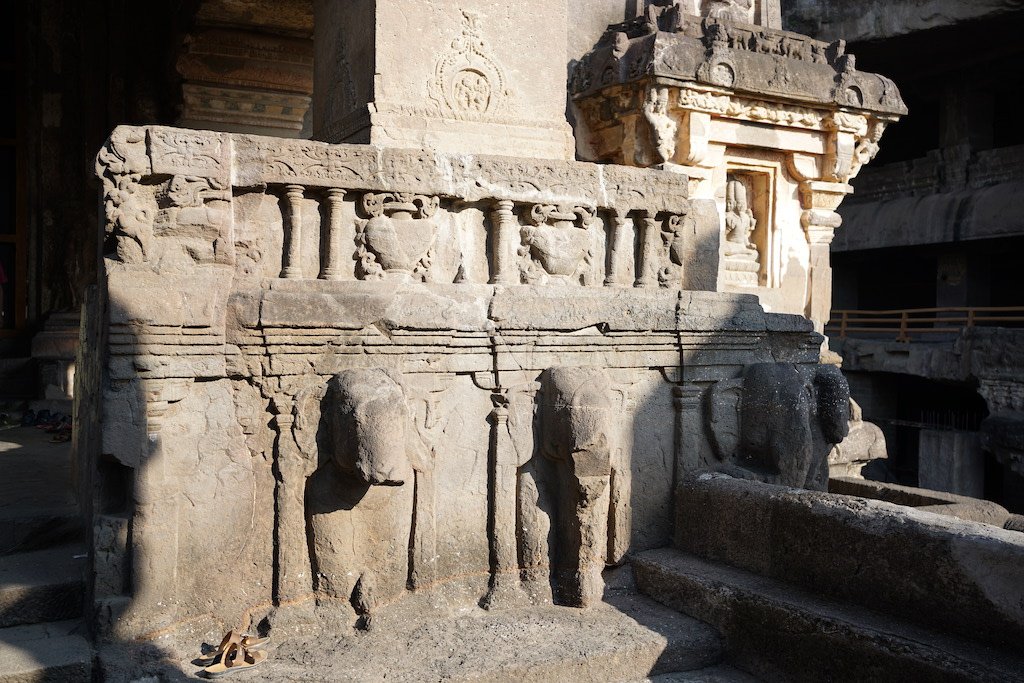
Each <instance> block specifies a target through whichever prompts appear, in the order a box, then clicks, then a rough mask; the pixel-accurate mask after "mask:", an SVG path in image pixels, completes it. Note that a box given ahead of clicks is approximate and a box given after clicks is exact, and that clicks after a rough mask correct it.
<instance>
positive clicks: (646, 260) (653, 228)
mask: <svg viewBox="0 0 1024 683" xmlns="http://www.w3.org/2000/svg"><path fill="white" fill-rule="evenodd" d="M640 226H641V227H640V258H639V259H638V262H637V264H636V281H635V282H634V283H633V285H634V286H635V287H657V286H658V273H657V263H658V246H659V245H658V240H660V239H661V234H660V232H661V229H660V227H659V226H658V221H657V220H655V219H654V216H651V215H645V216H644V217H643V218H642V219H640Z"/></svg>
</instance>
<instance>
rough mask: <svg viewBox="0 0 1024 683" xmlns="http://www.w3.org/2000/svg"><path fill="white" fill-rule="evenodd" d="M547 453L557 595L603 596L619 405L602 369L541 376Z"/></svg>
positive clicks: (590, 599)
mask: <svg viewBox="0 0 1024 683" xmlns="http://www.w3.org/2000/svg"><path fill="white" fill-rule="evenodd" d="M541 396H542V399H541V405H540V424H541V430H540V434H541V446H540V452H541V454H542V456H543V458H544V460H546V461H547V463H548V464H549V465H550V466H551V467H550V468H549V472H551V476H550V477H549V486H548V492H549V499H551V500H553V503H552V504H551V505H550V508H551V510H552V512H553V516H554V517H555V524H554V533H553V534H552V536H553V538H552V540H553V551H552V552H551V562H552V565H553V567H552V569H553V576H554V591H555V598H556V600H557V601H558V602H560V603H562V604H566V605H571V606H574V607H586V606H588V605H591V604H594V603H596V602H599V601H600V600H601V596H602V593H603V589H604V580H603V579H602V577H601V572H602V571H603V570H604V568H605V558H606V556H607V547H608V510H609V483H610V480H611V474H612V459H611V456H612V446H613V445H612V443H611V440H612V437H611V425H612V419H613V415H612V412H613V411H612V408H613V405H614V403H613V398H612V392H611V388H610V384H609V380H608V378H607V376H606V375H605V373H604V372H603V371H602V370H594V369H590V368H563V367H559V368H551V369H549V370H547V371H545V373H544V375H543V377H542V393H541Z"/></svg>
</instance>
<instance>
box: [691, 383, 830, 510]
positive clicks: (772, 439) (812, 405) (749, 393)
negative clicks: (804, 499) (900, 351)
mask: <svg viewBox="0 0 1024 683" xmlns="http://www.w3.org/2000/svg"><path fill="white" fill-rule="evenodd" d="M704 419H705V426H706V428H707V432H708V435H709V438H710V441H711V446H712V450H713V451H714V453H715V456H716V457H717V458H718V460H719V461H720V462H719V464H718V466H717V469H720V470H723V471H726V472H727V473H730V474H733V475H736V476H743V477H746V478H757V479H760V480H762V481H766V482H769V483H774V484H780V485H784V486H793V487H797V488H808V489H816V490H822V491H823V490H825V489H827V487H828V454H829V451H831V450H832V447H833V446H834V445H835V444H837V443H839V442H841V441H842V440H843V439H844V438H845V437H846V435H847V434H848V433H849V423H850V389H849V386H848V385H847V383H846V378H844V377H843V374H842V372H841V371H840V370H839V368H837V367H835V366H833V365H817V366H811V367H806V366H797V365H795V364H792V363H758V364H754V365H750V366H748V367H747V368H746V370H745V371H744V373H743V377H742V378H740V379H735V380H722V381H719V382H717V383H716V384H714V385H713V386H712V387H711V389H710V390H709V391H708V392H707V394H706V396H705V406H704Z"/></svg>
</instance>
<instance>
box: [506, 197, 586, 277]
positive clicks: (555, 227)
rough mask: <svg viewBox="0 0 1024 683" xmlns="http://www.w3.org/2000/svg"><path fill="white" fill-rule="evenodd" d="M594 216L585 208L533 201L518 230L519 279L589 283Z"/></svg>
mask: <svg viewBox="0 0 1024 683" xmlns="http://www.w3.org/2000/svg"><path fill="white" fill-rule="evenodd" d="M596 215H597V214H596V212H595V211H594V210H593V209H591V208H588V207H582V206H572V205H568V204H564V205H557V206H556V205H553V204H535V205H534V206H533V207H532V208H531V209H530V212H529V214H528V215H527V223H526V225H524V226H522V228H521V229H520V238H521V243H522V244H521V246H520V248H519V256H520V259H521V262H520V272H521V279H522V281H523V282H524V283H526V284H543V283H551V284H580V285H590V284H593V283H594V280H595V277H594V273H593V269H592V267H591V266H592V264H593V263H594V256H595V250H596V244H595V242H596V240H595V234H594V232H595V226H594V222H595V219H596Z"/></svg>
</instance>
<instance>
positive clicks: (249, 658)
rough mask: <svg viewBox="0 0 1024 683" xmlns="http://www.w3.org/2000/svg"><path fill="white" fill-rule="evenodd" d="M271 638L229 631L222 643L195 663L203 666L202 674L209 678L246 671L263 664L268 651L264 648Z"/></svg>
mask: <svg viewBox="0 0 1024 683" xmlns="http://www.w3.org/2000/svg"><path fill="white" fill-rule="evenodd" d="M268 642H270V638H260V637H259V636H253V635H249V634H248V633H239V632H238V631H235V630H231V631H228V632H227V633H226V634H225V635H224V638H223V639H221V641H220V645H218V646H217V647H216V648H215V649H211V650H210V651H209V652H207V653H205V654H202V655H200V656H199V657H197V658H196V659H194V660H193V662H192V663H193V664H196V665H197V666H201V667H203V669H202V671H201V674H202V675H204V676H206V677H207V678H218V677H220V676H224V675H226V674H230V673H234V672H236V671H244V670H246V669H251V668H252V667H254V666H256V665H258V664H262V663H263V662H265V661H266V659H267V653H266V652H264V651H263V650H262V648H263V647H265V646H266V644H267V643H268Z"/></svg>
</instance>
